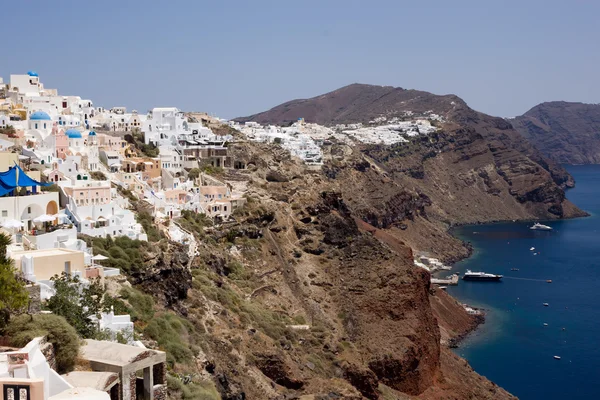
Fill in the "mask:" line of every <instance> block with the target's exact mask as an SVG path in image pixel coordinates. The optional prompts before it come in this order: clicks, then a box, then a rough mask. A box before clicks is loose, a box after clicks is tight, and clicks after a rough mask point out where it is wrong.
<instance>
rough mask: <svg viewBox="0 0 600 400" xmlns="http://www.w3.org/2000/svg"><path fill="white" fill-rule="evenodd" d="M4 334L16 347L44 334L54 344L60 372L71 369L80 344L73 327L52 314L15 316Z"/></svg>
mask: <svg viewBox="0 0 600 400" xmlns="http://www.w3.org/2000/svg"><path fill="white" fill-rule="evenodd" d="M6 335H7V336H8V338H9V340H10V344H11V346H16V347H23V346H25V345H26V344H27V343H29V342H30V341H31V340H32V339H34V338H36V337H39V336H46V337H47V339H48V342H50V343H52V345H53V346H54V352H55V356H56V367H57V371H58V373H61V374H64V373H66V372H69V371H71V370H72V369H73V366H74V365H75V359H76V358H77V355H78V353H79V346H80V344H81V343H80V339H79V337H78V336H77V331H75V328H73V327H72V326H71V325H69V323H68V322H67V320H66V319H64V318H63V317H61V316H58V315H52V314H38V315H33V316H30V315H20V316H18V317H15V318H13V319H12V320H11V321H10V323H9V324H8V326H7V327H6Z"/></svg>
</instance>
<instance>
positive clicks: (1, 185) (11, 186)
mask: <svg viewBox="0 0 600 400" xmlns="http://www.w3.org/2000/svg"><path fill="white" fill-rule="evenodd" d="M17 171H19V177H18V178H17ZM50 185H52V183H43V182H38V181H36V180H34V179H31V178H30V177H29V176H27V174H26V173H25V171H23V170H22V169H21V167H19V166H18V165H15V166H13V167H10V168H9V169H8V171H5V172H0V196H4V195H5V194H8V193H10V192H12V191H13V190H15V189H16V188H17V187H19V186H21V187H24V186H50Z"/></svg>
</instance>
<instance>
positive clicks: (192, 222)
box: [177, 210, 212, 237]
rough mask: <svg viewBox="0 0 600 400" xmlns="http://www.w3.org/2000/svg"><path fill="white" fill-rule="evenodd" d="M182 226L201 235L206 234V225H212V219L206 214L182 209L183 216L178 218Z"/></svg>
mask: <svg viewBox="0 0 600 400" xmlns="http://www.w3.org/2000/svg"><path fill="white" fill-rule="evenodd" d="M177 222H178V223H179V225H181V227H182V228H183V229H185V230H187V231H189V232H192V233H195V234H196V235H197V236H199V237H203V236H204V227H206V226H212V220H211V219H210V218H209V217H207V216H206V215H204V214H199V213H196V212H193V211H190V210H181V218H179V219H178V220H177Z"/></svg>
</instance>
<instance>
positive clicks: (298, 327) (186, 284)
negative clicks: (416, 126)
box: [130, 87, 582, 400]
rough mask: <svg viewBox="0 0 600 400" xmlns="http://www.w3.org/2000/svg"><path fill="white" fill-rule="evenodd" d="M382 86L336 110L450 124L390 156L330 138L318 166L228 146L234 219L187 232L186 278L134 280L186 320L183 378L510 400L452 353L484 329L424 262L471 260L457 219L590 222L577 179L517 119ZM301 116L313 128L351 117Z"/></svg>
mask: <svg viewBox="0 0 600 400" xmlns="http://www.w3.org/2000/svg"><path fill="white" fill-rule="evenodd" d="M351 89H352V91H353V92H354V91H355V89H357V88H356V87H354V88H351ZM371 89H372V90H371ZM371 89H369V90H368V91H367V92H368V94H369V95H368V96H366V97H367V99H366V100H364V98H363V96H358V95H355V97H354V99H353V100H352V101H350V102H348V101H346V100H343V101H342V100H339V99H338V100H339V101H340V103H339V104H340V106H339V107H341V106H344V107H346V108H345V109H346V110H347V111H346V112H348V114H347V115H346V116H345V117H344V118H349V119H351V120H353V121H364V120H365V119H369V120H370V119H372V118H378V117H380V116H381V113H382V112H383V114H384V115H386V116H387V117H389V116H393V115H400V114H403V113H404V111H407V110H409V109H410V110H412V111H414V112H426V111H430V110H433V112H435V113H438V114H439V115H442V116H443V118H444V122H443V123H442V124H440V129H439V130H438V131H437V132H436V133H435V134H431V135H427V136H426V135H418V136H414V137H412V138H410V140H409V141H408V142H407V143H402V144H398V145H393V146H381V145H367V144H362V143H355V144H353V145H349V144H344V143H338V142H336V141H333V142H332V143H330V144H328V145H326V146H325V147H324V148H323V151H324V160H325V164H324V166H323V168H322V169H318V170H317V169H314V168H310V167H307V166H305V165H304V164H303V163H301V162H300V161H299V160H297V159H293V158H291V156H290V154H289V153H288V152H287V151H284V150H282V149H281V148H280V147H278V146H276V145H267V144H256V143H249V142H243V141H240V142H238V143H234V144H231V145H230V146H229V151H230V153H231V156H232V157H234V158H235V159H236V160H240V161H243V163H244V164H245V165H247V167H248V168H247V169H246V170H233V171H226V172H223V175H222V176H221V178H222V179H225V180H228V181H231V182H233V181H235V182H238V183H244V184H245V185H246V187H247V197H248V204H247V206H246V207H245V208H244V209H243V210H238V211H236V213H235V215H234V217H235V222H232V223H228V224H223V225H217V226H213V227H206V226H205V227H203V226H201V224H200V225H199V224H198V223H197V222H198V221H196V222H194V223H189V224H188V225H186V226H188V228H189V229H190V230H192V231H193V232H194V234H195V235H196V237H197V239H198V256H197V257H195V259H194V260H193V262H192V264H191V269H190V271H189V273H187V270H186V269H185V268H184V269H182V268H181V265H180V264H183V262H184V260H179V261H177V260H178V256H175V255H163V256H161V257H156V260H157V261H156V262H155V261H152V260H154V258H153V257H148V258H149V259H152V260H148V261H147V264H148V265H149V267H148V269H147V272H144V271H142V272H140V273H138V274H137V275H135V276H132V277H130V281H131V282H132V283H134V284H137V285H138V287H141V288H144V290H146V291H147V292H150V293H153V294H154V296H155V298H156V299H157V300H159V302H160V304H161V305H162V306H163V307H166V308H167V309H171V310H173V311H174V312H177V313H178V314H179V315H180V316H181V317H184V318H185V321H187V322H186V324H189V325H185V332H186V335H187V336H186V338H187V339H188V340H189V342H190V349H189V351H190V352H191V353H193V362H189V361H188V362H186V363H183V362H175V363H174V364H173V365H172V366H171V368H172V372H174V373H175V372H176V373H189V374H191V378H190V379H191V382H192V384H194V382H200V381H201V380H202V379H205V380H206V379H208V380H211V381H212V382H214V384H215V386H216V388H217V389H218V390H219V393H220V395H221V397H222V398H224V399H244V398H248V399H295V398H306V399H326V398H328V399H329V398H344V399H361V398H367V399H432V400H433V399H450V398H453V399H464V398H473V399H509V398H513V397H512V396H511V395H510V394H508V393H507V392H505V391H504V390H503V389H501V388H499V387H498V386H496V385H495V384H493V383H492V382H490V381H488V380H487V379H485V378H484V377H481V376H479V375H478V374H477V373H476V372H474V371H473V370H472V369H471V368H470V367H469V366H468V364H467V363H466V362H465V361H464V360H462V359H460V358H459V357H457V356H455V355H454V354H453V353H452V352H451V351H450V350H449V349H448V345H450V344H451V343H452V342H453V340H455V339H456V338H460V337H461V336H462V335H464V334H465V333H467V332H468V331H470V330H471V329H473V327H474V326H476V324H477V323H478V322H479V321H478V320H477V319H476V318H475V317H473V316H470V315H468V314H466V313H465V311H464V309H463V307H462V306H461V305H460V304H458V303H457V302H456V301H455V300H454V299H452V298H451V297H449V296H448V295H446V293H444V292H442V291H439V290H436V289H435V288H433V287H431V286H430V284H429V278H430V277H429V273H428V272H427V271H426V270H424V269H421V268H418V267H415V266H414V263H413V258H414V255H413V251H419V252H428V253H431V254H433V255H436V256H438V257H440V258H442V259H443V260H445V261H453V260H458V259H461V258H463V257H466V256H467V255H468V254H469V251H470V250H469V247H468V246H467V245H466V244H464V243H462V242H460V241H459V240H457V239H456V238H454V237H452V236H451V235H450V234H449V233H448V228H449V227H450V226H451V225H452V224H456V223H471V222H485V221H492V220H507V219H534V218H565V217H573V216H577V215H582V213H581V211H579V210H578V209H577V208H576V207H575V206H573V205H572V204H571V203H569V201H568V200H566V199H565V196H564V191H563V187H566V186H568V185H570V184H571V183H572V181H571V180H570V177H569V176H568V174H566V173H565V172H564V170H562V169H561V168H560V167H559V166H557V165H555V164H553V163H552V162H550V161H548V160H547V159H546V158H544V157H543V156H542V155H541V154H540V153H539V152H538V151H537V150H536V149H535V148H533V147H532V146H530V145H529V144H528V143H527V142H524V141H523V140H522V139H521V138H520V136H519V134H518V133H517V132H516V131H515V130H514V129H512V126H511V125H510V124H508V123H507V122H506V121H504V120H502V119H499V118H493V117H489V116H487V115H484V114H481V113H477V112H475V111H473V110H471V109H469V108H468V107H467V106H466V105H465V104H464V102H462V101H461V100H460V99H458V98H456V97H455V96H433V95H431V94H428V93H425V92H415V91H403V90H401V89H400V90H397V89H393V88H392V89H393V90H391V89H390V88H371ZM381 91H385V92H386V93H387V94H385V93H384V94H382V92H381ZM407 92H409V93H407ZM326 96H327V95H326ZM382 97H383V99H382ZM322 101H323V100H322V99H321V100H320V102H322ZM369 102H370V103H369ZM374 102H377V103H378V104H385V105H386V106H385V107H379V106H377V107H369V104H372V103H374ZM317 103H318V104H321V103H319V102H317ZM301 104H302V107H309V106H310V107H309V108H307V109H310V110H312V112H313V113H314V114H313V115H314V118H315V121H319V122H322V123H325V122H335V121H341V119H338V117H337V116H336V115H337V114H336V113H335V112H333V111H327V113H323V112H322V111H321V109H320V108H319V107H321V105H319V107H316V106H312V105H310V103H309V104H306V102H301ZM292 105H293V103H292ZM386 107H388V108H386ZM288 108H289V110H287V111H286V113H291V112H292V107H291V106H289V107H288ZM359 109H362V111H360V110H359ZM365 110H371V111H368V112H367V111H365ZM382 110H387V111H382ZM295 112H298V111H295ZM286 115H289V116H290V118H292V116H293V117H294V118H296V117H297V116H298V115H297V114H294V113H291V114H286ZM324 115H325V116H326V117H324ZM304 116H305V117H306V115H304ZM387 117H386V118H387ZM339 118H341V117H339ZM265 121H266V120H261V122H265ZM273 122H275V120H273ZM346 122H347V121H346ZM188 222H189V221H188ZM174 252H175V253H177V252H178V253H182V251H181V250H180V249H179V250H178V249H177V247H176V246H175V245H170V250H169V251H168V253H174ZM154 275H156V276H157V278H156V279H154V278H153V276H154ZM165 293H167V294H168V295H165ZM181 351H183V350H181ZM171 395H172V397H173V398H191V397H189V396H188V397H186V396H187V395H186V391H185V388H180V389H176V388H175V389H172V393H171Z"/></svg>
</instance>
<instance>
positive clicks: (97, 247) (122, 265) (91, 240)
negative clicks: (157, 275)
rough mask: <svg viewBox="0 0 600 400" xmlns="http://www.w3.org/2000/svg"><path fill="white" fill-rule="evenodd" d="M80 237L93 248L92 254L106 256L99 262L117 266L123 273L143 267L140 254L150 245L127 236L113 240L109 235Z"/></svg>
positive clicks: (108, 265)
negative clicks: (104, 236) (103, 236)
mask: <svg viewBox="0 0 600 400" xmlns="http://www.w3.org/2000/svg"><path fill="white" fill-rule="evenodd" d="M153 229H156V228H153ZM80 238H81V239H83V240H85V242H86V243H87V245H88V247H93V248H94V255H96V254H101V255H103V256H105V257H108V260H105V261H102V262H101V264H102V265H103V266H105V267H111V268H119V269H120V270H121V272H123V273H125V274H128V273H133V272H136V271H139V270H140V269H142V268H143V266H144V261H143V257H142V255H143V254H144V253H147V252H149V251H150V248H151V246H152V244H150V243H148V242H145V241H141V240H133V239H130V238H128V237H127V236H118V237H117V238H115V239H114V240H113V239H112V238H111V237H110V236H108V237H106V238H100V237H91V236H87V235H80Z"/></svg>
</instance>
